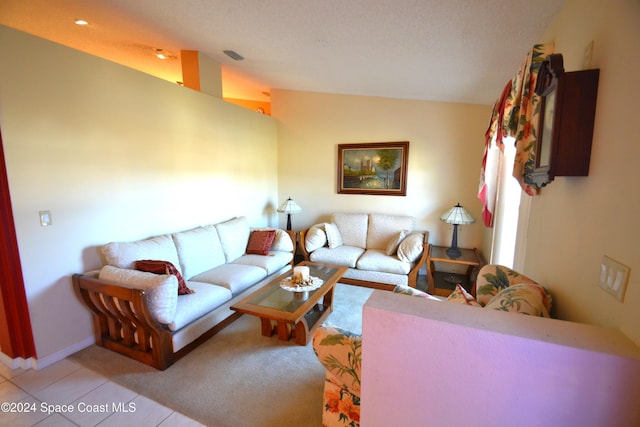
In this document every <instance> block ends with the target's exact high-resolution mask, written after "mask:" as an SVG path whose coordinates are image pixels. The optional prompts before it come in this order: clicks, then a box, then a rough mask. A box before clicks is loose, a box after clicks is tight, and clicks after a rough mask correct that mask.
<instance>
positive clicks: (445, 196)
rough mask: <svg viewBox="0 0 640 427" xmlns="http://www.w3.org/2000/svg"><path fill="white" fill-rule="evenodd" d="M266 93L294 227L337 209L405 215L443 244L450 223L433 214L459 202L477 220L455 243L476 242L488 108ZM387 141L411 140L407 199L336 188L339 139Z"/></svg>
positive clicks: (480, 230) (479, 232) (447, 240)
mask: <svg viewBox="0 0 640 427" xmlns="http://www.w3.org/2000/svg"><path fill="white" fill-rule="evenodd" d="M271 99H272V115H273V116H274V117H275V118H276V119H277V120H278V144H279V145H278V147H279V149H278V188H279V194H280V197H281V199H284V198H286V197H289V196H290V197H292V198H293V199H294V200H296V201H297V202H298V203H299V204H300V205H301V207H302V209H303V212H302V213H301V214H297V215H294V216H293V217H292V222H293V228H294V229H302V228H305V227H309V226H311V225H313V224H314V223H316V222H318V221H319V220H326V219H328V216H329V215H330V214H331V213H332V212H337V211H354V212H381V213H391V214H406V215H412V216H415V217H416V218H417V225H416V227H417V228H421V229H424V230H428V231H429V232H430V236H429V241H430V242H431V243H436V244H443V245H449V244H450V243H451V234H452V229H451V227H450V226H447V225H446V224H444V223H442V222H441V221H440V220H439V218H440V215H442V214H443V213H444V212H445V211H446V210H447V209H449V208H451V207H452V206H454V205H455V204H456V203H457V202H460V203H461V204H462V205H463V206H465V208H467V209H468V210H469V212H470V213H471V214H472V215H473V216H474V218H475V219H476V223H475V224H473V225H469V226H461V227H460V228H459V232H458V234H459V237H458V243H459V245H460V246H462V247H478V248H480V247H481V243H482V233H483V226H482V222H481V217H480V213H481V205H480V202H479V201H478V199H477V197H476V194H477V192H478V178H479V174H480V162H481V159H482V153H483V149H484V133H485V131H486V126H487V124H488V121H489V115H490V114H491V107H489V106H482V105H471V104H454V103H442V102H427V101H410V100H399V99H388V98H376V97H364V96H349V95H334V94H320V93H309V92H295V91H285V90H273V91H272V93H271ZM388 141H409V167H408V175H407V195H406V197H399V196H376V195H347V194H338V193H337V191H336V187H337V153H338V144H345V143H360V142H388ZM281 221H284V218H282V219H281Z"/></svg>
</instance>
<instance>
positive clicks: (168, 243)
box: [102, 234, 182, 273]
mask: <svg viewBox="0 0 640 427" xmlns="http://www.w3.org/2000/svg"><path fill="white" fill-rule="evenodd" d="M102 253H103V254H104V256H105V259H106V261H107V264H109V265H112V266H114V267H120V268H128V269H130V270H133V269H134V268H135V267H134V263H135V262H136V261H137V260H139V259H161V260H163V261H169V262H170V263H171V264H173V265H175V266H176V268H177V269H178V270H179V271H180V273H182V270H180V260H179V259H178V252H177V250H176V245H175V244H174V243H173V239H172V238H171V236H169V235H168V234H164V235H162V236H156V237H152V238H150V239H146V240H138V241H137V242H111V243H107V244H106V245H104V246H103V247H102Z"/></svg>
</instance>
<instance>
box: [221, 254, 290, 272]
mask: <svg viewBox="0 0 640 427" xmlns="http://www.w3.org/2000/svg"><path fill="white" fill-rule="evenodd" d="M292 259H293V253H292V252H282V251H271V252H269V255H268V256H264V255H252V254H247V255H243V256H241V257H240V258H238V259H237V260H235V261H233V263H232V264H242V265H252V266H254V267H260V268H263V269H264V270H265V271H266V272H267V274H271V273H274V272H276V271H277V270H279V269H281V268H282V267H284V266H285V265H287V264H289V263H290V262H291V260H292Z"/></svg>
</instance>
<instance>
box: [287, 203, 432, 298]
mask: <svg viewBox="0 0 640 427" xmlns="http://www.w3.org/2000/svg"><path fill="white" fill-rule="evenodd" d="M414 225H415V218H413V217H411V216H404V215H385V214H377V213H371V214H367V213H334V214H333V215H331V221H330V222H327V223H321V224H316V225H314V226H312V227H311V228H309V229H308V230H304V231H302V232H301V233H300V247H301V250H302V253H303V255H304V257H305V259H306V260H309V261H313V262H320V263H325V264H334V265H340V266H344V267H348V268H349V270H348V271H347V273H346V274H345V275H344V276H343V277H342V279H341V280H340V282H342V283H347V284H352V285H360V286H367V287H373V288H378V289H387V290H391V289H393V288H394V287H395V286H397V285H403V286H410V287H413V288H415V287H416V280H417V277H418V272H419V270H420V268H421V267H422V265H424V262H425V260H426V256H427V251H426V250H425V249H426V248H427V240H428V238H429V233H428V232H426V231H414V230H413V227H414Z"/></svg>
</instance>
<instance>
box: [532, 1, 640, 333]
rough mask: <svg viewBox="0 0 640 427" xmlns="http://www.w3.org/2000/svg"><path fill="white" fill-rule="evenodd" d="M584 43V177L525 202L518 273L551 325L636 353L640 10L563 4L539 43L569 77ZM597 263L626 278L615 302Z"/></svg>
mask: <svg viewBox="0 0 640 427" xmlns="http://www.w3.org/2000/svg"><path fill="white" fill-rule="evenodd" d="M592 40H593V42H594V54H593V67H594V68H600V83H599V87H598V102H597V107H596V119H595V130H594V135H593V147H592V151H591V165H590V170H589V176H588V177H584V178H563V177H558V178H556V180H555V181H554V182H552V183H551V184H549V185H548V186H547V187H545V188H544V189H543V190H542V193H541V195H540V196H538V197H534V198H533V199H532V204H531V221H530V226H529V231H528V242H527V247H526V260H525V273H526V274H528V275H529V276H531V277H534V278H536V279H537V280H539V281H541V282H542V283H545V284H548V285H549V286H550V288H551V291H552V293H553V296H554V300H555V301H554V305H555V309H556V314H557V315H558V316H559V317H561V318H563V319H568V320H574V321H580V322H587V323H592V324H596V325H602V326H611V327H616V328H620V329H621V330H622V331H623V332H624V333H626V334H627V335H628V336H629V337H630V338H631V339H633V340H634V341H635V342H636V343H640V256H639V255H638V254H639V251H638V246H637V245H638V242H640V227H639V226H638V217H639V216H640V197H638V189H637V185H638V181H639V180H640V168H639V167H638V159H639V158H640V144H639V143H638V129H637V127H638V126H637V120H636V118H635V117H636V115H637V114H636V111H637V105H638V98H639V97H640V89H638V85H637V84H636V81H637V79H638V76H640V43H639V42H640V2H638V1H637V0H615V1H604V0H589V1H584V0H568V1H567V3H566V4H565V6H564V7H563V9H562V10H561V11H560V13H559V15H558V16H557V17H556V19H555V21H554V22H553V24H552V25H551V26H550V27H549V28H548V29H547V31H546V33H545V35H544V38H543V40H542V42H555V50H556V52H558V53H562V54H563V57H564V67H565V70H566V71H577V70H580V69H582V62H583V52H584V50H585V47H586V46H587V45H588V44H589V43H590V42H591V41H592ZM603 255H608V256H610V257H612V258H614V259H616V260H617V261H619V262H621V263H623V264H626V265H627V266H629V267H630V268H631V276H630V280H629V284H628V288H627V292H626V296H625V299H624V301H623V302H619V301H618V300H616V299H615V298H613V297H612V296H610V295H609V294H607V293H605V292H604V291H602V290H601V289H600V288H599V287H598V276H599V269H600V263H601V260H602V256H603Z"/></svg>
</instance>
